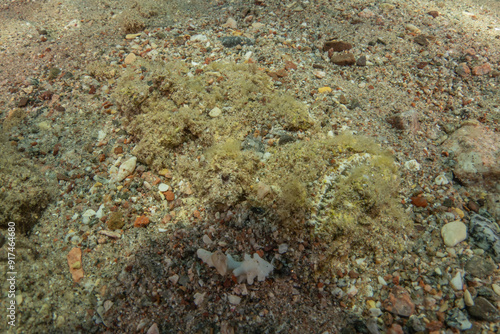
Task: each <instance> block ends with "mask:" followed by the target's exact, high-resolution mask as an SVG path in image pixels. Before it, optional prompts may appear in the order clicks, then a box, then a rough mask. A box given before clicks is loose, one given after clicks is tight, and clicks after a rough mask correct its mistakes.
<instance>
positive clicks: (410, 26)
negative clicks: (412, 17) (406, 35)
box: [405, 23, 420, 34]
mask: <svg viewBox="0 0 500 334" xmlns="http://www.w3.org/2000/svg"><path fill="white" fill-rule="evenodd" d="M405 28H406V30H409V31H411V32H413V33H415V34H420V29H418V28H417V27H416V26H415V25H413V24H411V23H408V24H407V25H406V26H405Z"/></svg>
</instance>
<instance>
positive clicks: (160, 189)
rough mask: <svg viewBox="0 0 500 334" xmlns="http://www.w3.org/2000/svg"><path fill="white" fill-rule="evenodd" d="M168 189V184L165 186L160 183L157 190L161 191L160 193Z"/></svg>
mask: <svg viewBox="0 0 500 334" xmlns="http://www.w3.org/2000/svg"><path fill="white" fill-rule="evenodd" d="M168 189H170V187H169V185H168V184H165V183H160V184H159V185H158V190H159V191H161V192H162V193H163V192H165V191H167V190H168Z"/></svg>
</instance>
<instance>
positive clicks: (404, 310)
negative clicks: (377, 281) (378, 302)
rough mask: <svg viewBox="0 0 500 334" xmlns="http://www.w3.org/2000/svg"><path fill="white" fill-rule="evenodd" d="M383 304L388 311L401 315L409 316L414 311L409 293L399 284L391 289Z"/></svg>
mask: <svg viewBox="0 0 500 334" xmlns="http://www.w3.org/2000/svg"><path fill="white" fill-rule="evenodd" d="M383 305H384V308H385V309H386V310H387V311H388V312H391V313H394V314H397V315H400V316H403V317H409V316H411V315H412V314H413V313H414V312H415V304H414V303H413V301H412V300H411V298H410V294H409V293H408V292H407V291H406V290H405V289H404V288H402V287H400V286H395V287H394V288H393V289H392V292H391V293H389V296H388V297H387V299H386V300H384V303H383Z"/></svg>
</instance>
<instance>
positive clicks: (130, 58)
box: [123, 53, 137, 65]
mask: <svg viewBox="0 0 500 334" xmlns="http://www.w3.org/2000/svg"><path fill="white" fill-rule="evenodd" d="M136 59H137V56H136V55H135V54H133V53H129V54H128V55H127V56H126V57H125V60H124V61H123V63H124V64H126V65H130V64H132V63H133V62H134V61H135V60H136Z"/></svg>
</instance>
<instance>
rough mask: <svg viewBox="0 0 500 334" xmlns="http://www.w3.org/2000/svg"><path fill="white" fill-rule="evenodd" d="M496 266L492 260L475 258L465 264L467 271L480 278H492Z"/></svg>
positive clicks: (480, 257)
mask: <svg viewBox="0 0 500 334" xmlns="http://www.w3.org/2000/svg"><path fill="white" fill-rule="evenodd" d="M495 269H496V265H495V263H494V262H493V261H492V260H491V259H490V258H484V257H482V256H474V257H473V258H472V259H470V260H469V261H467V263H466V264H465V271H466V272H467V273H468V274H470V275H472V276H474V277H478V278H485V277H488V276H490V275H491V274H492V273H493V271H495Z"/></svg>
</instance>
